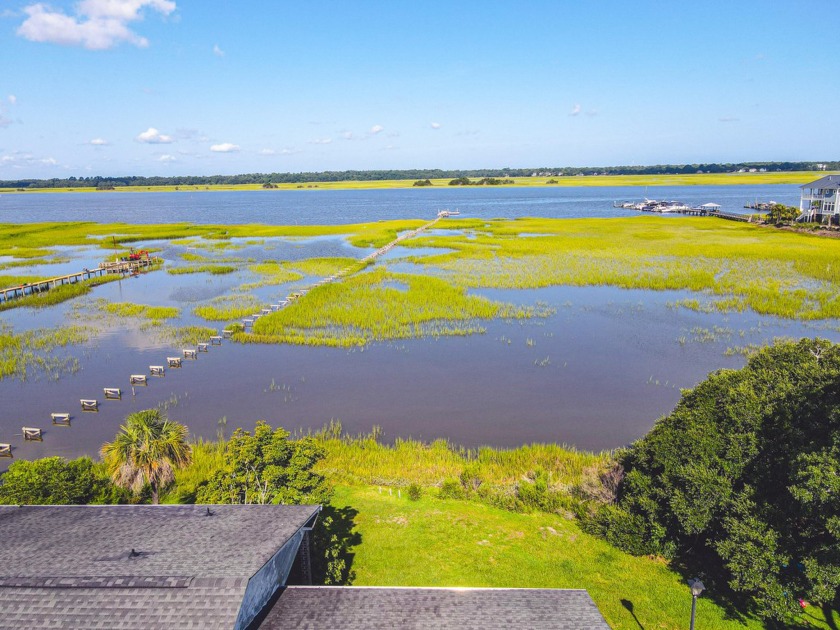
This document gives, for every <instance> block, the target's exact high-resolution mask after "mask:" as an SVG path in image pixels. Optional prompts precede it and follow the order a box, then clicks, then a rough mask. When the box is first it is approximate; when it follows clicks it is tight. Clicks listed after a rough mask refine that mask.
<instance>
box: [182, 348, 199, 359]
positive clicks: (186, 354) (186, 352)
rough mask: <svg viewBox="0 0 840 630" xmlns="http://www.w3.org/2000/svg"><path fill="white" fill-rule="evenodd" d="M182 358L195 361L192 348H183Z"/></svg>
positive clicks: (195, 355)
mask: <svg viewBox="0 0 840 630" xmlns="http://www.w3.org/2000/svg"><path fill="white" fill-rule="evenodd" d="M184 358H185V359H197V358H198V356H197V354H196V351H195V350H194V349H193V348H184Z"/></svg>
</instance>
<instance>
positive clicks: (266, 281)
mask: <svg viewBox="0 0 840 630" xmlns="http://www.w3.org/2000/svg"><path fill="white" fill-rule="evenodd" d="M248 269H250V270H251V272H252V273H255V274H257V275H258V276H260V280H259V281H258V282H252V283H249V284H247V285H243V287H242V288H244V289H251V288H257V287H261V286H276V285H280V284H286V283H287V282H294V281H295V280H300V279H301V278H303V275H302V274H300V273H298V272H297V271H293V270H291V269H289V267H288V263H278V262H274V261H266V262H263V263H259V264H256V265H251V266H250V267H248Z"/></svg>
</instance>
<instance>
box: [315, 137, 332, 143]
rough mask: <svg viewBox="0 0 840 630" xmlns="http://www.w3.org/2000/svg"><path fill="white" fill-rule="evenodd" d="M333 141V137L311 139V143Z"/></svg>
mask: <svg viewBox="0 0 840 630" xmlns="http://www.w3.org/2000/svg"><path fill="white" fill-rule="evenodd" d="M331 142H332V138H315V139H314V140H310V141H309V144H330V143H331Z"/></svg>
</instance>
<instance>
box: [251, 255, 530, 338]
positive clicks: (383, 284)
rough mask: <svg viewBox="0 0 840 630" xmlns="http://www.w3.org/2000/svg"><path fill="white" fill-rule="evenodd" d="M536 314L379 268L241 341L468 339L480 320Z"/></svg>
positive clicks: (269, 318)
mask: <svg viewBox="0 0 840 630" xmlns="http://www.w3.org/2000/svg"><path fill="white" fill-rule="evenodd" d="M392 283H399V284H402V285H405V286H406V288H405V289H400V288H395V287H394V286H391V284H392ZM535 312H536V311H535V310H534V309H530V308H519V307H516V306H513V305H510V304H503V303H500V302H494V301H491V300H488V299H486V298H483V297H479V296H471V295H467V293H466V291H465V290H464V289H463V288H458V287H454V286H452V285H450V284H449V283H447V282H445V281H443V280H440V279H438V278H432V277H428V276H417V275H410V274H394V273H389V272H387V271H386V270H385V269H383V268H381V267H379V268H375V269H373V270H372V271H370V272H369V273H363V274H357V275H355V276H352V277H348V278H345V279H344V280H342V281H341V282H335V283H331V284H326V285H322V286H320V287H317V288H314V289H312V290H311V291H309V292H308V293H307V294H306V295H305V296H304V297H302V298H300V299H298V300H296V301H294V302H292V303H291V304H290V305H288V306H287V307H285V308H284V309H282V310H280V311H277V312H275V313H272V314H270V315H266V316H264V317H261V318H260V319H259V320H257V321H256V322H255V323H254V332H253V334H252V335H239V336H237V339H238V340H241V341H254V342H262V343H297V344H307V345H332V346H356V345H364V344H365V343H367V342H368V341H370V340H388V339H406V338H417V337H425V336H432V337H436V336H449V335H469V334H473V333H476V332H482V331H483V327H482V326H481V325H480V320H484V319H492V318H494V317H510V318H527V317H532V316H533V315H534V314H535Z"/></svg>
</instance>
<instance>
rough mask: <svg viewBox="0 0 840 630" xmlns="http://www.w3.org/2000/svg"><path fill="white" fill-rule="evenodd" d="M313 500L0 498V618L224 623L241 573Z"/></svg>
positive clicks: (118, 625)
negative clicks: (58, 502)
mask: <svg viewBox="0 0 840 630" xmlns="http://www.w3.org/2000/svg"><path fill="white" fill-rule="evenodd" d="M318 509H319V508H318V506H303V505H302V506H281V505H214V506H211V507H210V510H211V514H210V515H209V516H208V515H207V506H194V505H184V506H181V505H171V506H170V505H164V506H150V505H127V506H22V507H14V506H0V541H2V545H0V627H15V628H24V627H25V628H100V627H101V628H112V629H123V628H127V629H128V628H132V629H133V628H137V629H140V628H142V629H146V628H190V627H193V628H232V627H233V625H234V622H235V620H236V616H237V613H238V611H239V608H240V604H241V602H242V598H243V595H244V593H245V589H246V587H247V585H248V581H249V579H250V578H251V577H252V576H253V575H254V574H255V573H256V572H257V571H258V570H259V569H260V568H261V567H262V566H263V565H264V564H265V563H266V562H267V561H268V560H270V559H271V558H272V556H274V554H275V553H276V552H277V551H278V550H279V549H280V548H281V547H282V546H283V545H284V544H285V543H286V542H287V541H288V540H289V539H290V538H292V537H293V536H294V535H295V534H296V532H298V531H299V530H300V528H301V527H302V526H304V525H305V524H306V523H307V521H309V520H310V519H311V518H312V517H313V516H314V515H315V514H316V513H317V511H318ZM132 550H134V554H132Z"/></svg>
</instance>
